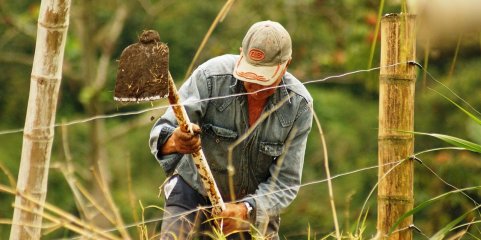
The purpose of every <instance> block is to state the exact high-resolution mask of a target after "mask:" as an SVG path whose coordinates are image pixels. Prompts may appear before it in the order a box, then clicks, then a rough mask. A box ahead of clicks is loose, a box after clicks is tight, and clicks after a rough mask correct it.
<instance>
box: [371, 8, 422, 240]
mask: <svg viewBox="0 0 481 240" xmlns="http://www.w3.org/2000/svg"><path fill="white" fill-rule="evenodd" d="M414 60H415V16H414V15H410V14H388V15H385V16H384V17H383V18H382V20H381V70H380V75H379V135H378V160H379V176H378V178H379V188H378V219H377V231H378V237H379V239H401V240H409V239H412V233H411V230H410V229H409V225H411V224H412V217H409V218H406V219H405V220H404V221H403V222H402V223H401V224H400V225H399V226H398V228H397V230H399V231H396V230H395V231H394V233H393V234H391V235H389V236H388V235H387V234H388V233H389V229H390V228H391V227H392V226H393V224H394V223H395V222H396V220H397V219H399V217H400V216H401V215H402V214H404V213H406V212H407V211H409V210H411V209H412V208H413V201H414V197H413V162H412V161H411V160H409V158H410V156H411V155H412V154H413V151H414V136H413V134H411V133H409V132H408V131H413V130H414V88H415V87H414V86H415V79H416V72H415V70H416V69H415V66H414V65H413V64H408V62H409V61H414ZM406 159H408V160H406ZM402 160H406V161H403V162H402V163H401V164H398V163H399V161H402ZM400 229H403V230H400Z"/></svg>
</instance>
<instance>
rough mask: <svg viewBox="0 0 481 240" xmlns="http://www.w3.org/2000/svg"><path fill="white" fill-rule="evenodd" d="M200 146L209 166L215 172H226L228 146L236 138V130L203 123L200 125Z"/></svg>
mask: <svg viewBox="0 0 481 240" xmlns="http://www.w3.org/2000/svg"><path fill="white" fill-rule="evenodd" d="M202 133H203V134H202V148H203V149H205V151H204V154H205V156H206V158H207V162H208V163H209V166H210V168H211V169H212V170H213V171H217V172H224V173H225V172H227V154H228V147H229V145H230V144H232V143H233V142H234V141H235V140H236V139H237V136H238V134H237V132H235V131H233V130H230V129H227V128H223V127H218V126H214V125H212V124H205V125H203V126H202Z"/></svg>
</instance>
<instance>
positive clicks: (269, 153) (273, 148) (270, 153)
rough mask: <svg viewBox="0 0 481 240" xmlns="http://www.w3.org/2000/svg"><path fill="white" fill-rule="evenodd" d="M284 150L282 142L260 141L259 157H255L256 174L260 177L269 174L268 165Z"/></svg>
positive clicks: (265, 176)
mask: <svg viewBox="0 0 481 240" xmlns="http://www.w3.org/2000/svg"><path fill="white" fill-rule="evenodd" d="M283 151H284V144H283V143H271V142H261V143H260V144H259V158H258V159H257V161H256V162H257V164H256V165H257V168H256V171H257V174H258V176H260V177H262V178H267V177H268V176H269V174H270V173H269V168H270V166H271V165H272V164H273V163H274V162H275V161H276V160H277V158H278V157H279V156H280V155H281V154H282V152H283Z"/></svg>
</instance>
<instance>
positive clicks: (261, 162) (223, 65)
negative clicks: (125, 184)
mask: <svg viewBox="0 0 481 240" xmlns="http://www.w3.org/2000/svg"><path fill="white" fill-rule="evenodd" d="M238 57H239V56H238V55H223V56H220V57H216V58H213V59H211V60H209V61H207V62H205V63H204V64H202V65H201V66H199V67H198V68H197V69H196V70H195V71H194V72H193V74H192V75H191V77H190V78H189V79H188V80H187V81H186V82H185V83H184V84H183V85H182V87H181V88H180V89H179V94H180V99H181V102H182V104H183V105H184V106H185V108H186V112H187V114H188V115H189V118H190V120H191V122H192V123H195V124H198V125H199V126H200V127H201V130H202V133H201V142H202V149H203V151H204V153H205V156H206V159H207V162H208V163H209V166H210V169H211V171H212V174H213V175H214V178H215V181H216V183H217V186H218V187H219V191H220V192H221V195H222V197H223V199H224V201H233V200H241V201H247V202H249V203H251V205H253V206H254V214H253V217H252V218H253V219H251V220H253V221H252V222H253V223H254V226H255V227H257V228H258V229H265V228H266V224H267V222H269V220H270V218H274V217H277V216H278V215H279V213H280V211H281V210H282V209H284V208H285V207H287V206H288V205H289V204H290V203H291V202H292V200H293V199H294V198H295V196H296V195H297V192H298V190H299V186H300V184H301V175H302V167H303V163H304V152H305V149H306V141H307V136H308V134H309V132H310V130H311V126H312V98H311V96H310V95H309V93H308V91H307V90H306V89H305V87H304V85H303V84H301V83H300V82H299V81H298V80H297V79H296V78H295V77H294V76H293V75H291V74H290V73H286V74H285V75H284V76H283V80H282V82H281V84H280V87H278V88H277V89H276V92H275V93H274V94H273V95H272V96H271V97H269V99H268V101H267V103H266V106H265V108H264V112H269V111H270V110H271V109H273V108H276V107H279V106H276V105H277V104H278V103H279V102H281V101H282V100H283V99H284V98H287V97H290V99H288V100H287V101H284V102H283V103H282V105H281V106H280V107H279V108H278V109H276V110H275V111H273V112H272V113H271V114H270V115H269V116H268V117H267V118H265V119H264V120H263V121H262V122H261V123H260V124H258V125H257V127H256V128H255V129H254V130H253V131H252V132H251V133H250V134H249V135H248V136H244V134H246V132H247V131H248V129H249V119H248V117H249V115H248V110H247V96H246V91H245V89H244V85H243V84H242V81H238V80H237V79H236V78H234V76H233V75H232V72H233V69H234V65H235V63H236V61H237V59H238ZM176 126H177V122H176V120H175V116H174V114H173V111H172V109H171V108H169V109H168V110H167V111H166V113H165V114H164V115H163V116H162V117H161V118H160V119H159V120H158V121H157V122H156V123H155V125H154V126H153V128H152V131H151V133H150V148H151V150H152V153H153V154H154V155H155V157H156V158H157V160H158V161H159V163H160V165H161V166H162V167H163V169H164V171H165V172H166V174H167V175H171V174H173V173H174V171H175V174H179V175H181V176H182V177H183V178H184V180H185V181H186V182H187V183H188V184H189V185H190V186H192V187H193V188H194V189H196V190H197V191H198V192H199V193H201V194H203V195H206V194H205V191H204V189H203V187H202V183H201V181H200V179H199V177H198V175H197V172H196V170H195V166H194V164H193V160H192V158H191V155H190V154H188V155H183V154H169V155H162V154H161V153H160V151H159V149H161V147H162V145H163V144H164V143H165V142H166V140H167V139H168V138H169V137H170V135H171V134H172V132H173V130H174V129H175V127H176ZM239 138H245V139H244V140H243V141H241V142H240V143H239V144H236V145H233V144H234V143H235V142H236V140H238V139H239ZM229 146H231V147H233V149H232V155H231V156H232V157H231V160H232V166H233V168H234V176H233V179H232V180H233V181H232V182H233V188H234V189H233V191H234V192H235V196H236V199H230V197H229V196H230V194H229V193H230V192H229V176H228V171H227V167H228V162H229V150H228V149H229Z"/></svg>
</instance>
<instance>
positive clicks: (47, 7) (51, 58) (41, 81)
mask: <svg viewBox="0 0 481 240" xmlns="http://www.w3.org/2000/svg"><path fill="white" fill-rule="evenodd" d="M70 3H71V2H70V0H42V2H41V4H40V12H39V17H38V27H37V41H36V45H35V55H34V58H33V66H32V73H31V78H30V93H29V98H28V108H27V114H26V118H25V127H24V130H23V145H22V155H21V160H20V170H19V172H18V181H17V189H16V190H17V195H16V197H15V209H14V212H13V217H12V227H11V231H10V240H17V239H18V240H29V239H32V240H36V239H40V237H41V236H42V235H41V230H42V217H43V205H44V203H45V198H46V197H47V180H48V170H49V164H50V155H51V152H52V144H53V138H54V125H55V115H56V110H57V101H58V94H59V90H60V82H61V79H62V63H63V56H64V49H65V43H66V39H67V29H68V25H69V16H70ZM30 199H34V200H35V201H31V200H30Z"/></svg>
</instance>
